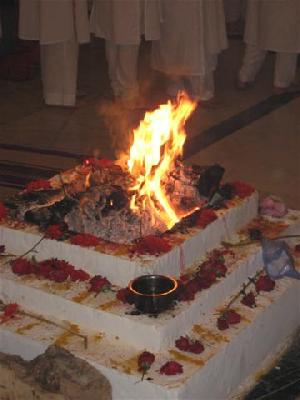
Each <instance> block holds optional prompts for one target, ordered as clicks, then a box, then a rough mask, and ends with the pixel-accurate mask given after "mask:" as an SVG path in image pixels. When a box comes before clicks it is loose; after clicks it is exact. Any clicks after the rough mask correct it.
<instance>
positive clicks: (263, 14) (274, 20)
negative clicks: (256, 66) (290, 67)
mask: <svg viewBox="0 0 300 400" xmlns="http://www.w3.org/2000/svg"><path fill="white" fill-rule="evenodd" d="M244 40H245V42H246V43H247V44H250V45H255V46H257V47H258V48H260V49H262V50H271V51H276V52H282V53H284V52H286V53H300V0H248V3H247V10H246V28H245V38H244Z"/></svg>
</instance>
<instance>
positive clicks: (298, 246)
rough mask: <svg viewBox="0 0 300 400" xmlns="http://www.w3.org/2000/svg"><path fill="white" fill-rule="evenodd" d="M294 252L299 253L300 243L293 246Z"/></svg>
mask: <svg viewBox="0 0 300 400" xmlns="http://www.w3.org/2000/svg"><path fill="white" fill-rule="evenodd" d="M295 252H296V253H300V244H296V246H295Z"/></svg>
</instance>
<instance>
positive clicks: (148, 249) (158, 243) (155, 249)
mask: <svg viewBox="0 0 300 400" xmlns="http://www.w3.org/2000/svg"><path fill="white" fill-rule="evenodd" d="M171 249H172V246H171V245H170V243H169V242H168V241H167V240H166V239H165V238H161V237H158V236H155V235H148V236H145V237H143V238H142V239H140V240H139V241H138V242H137V243H136V245H135V248H134V250H135V252H136V253H137V254H153V255H159V254H163V253H167V252H168V251H170V250H171Z"/></svg>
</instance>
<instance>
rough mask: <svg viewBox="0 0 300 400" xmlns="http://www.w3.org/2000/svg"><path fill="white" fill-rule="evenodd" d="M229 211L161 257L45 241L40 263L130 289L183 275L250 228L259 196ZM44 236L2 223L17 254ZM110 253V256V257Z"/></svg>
mask: <svg viewBox="0 0 300 400" xmlns="http://www.w3.org/2000/svg"><path fill="white" fill-rule="evenodd" d="M230 202H231V203H230V204H231V205H230V207H229V208H228V209H223V210H218V211H216V213H217V215H218V219H217V220H215V221H213V222H212V223H211V224H209V225H208V226H207V227H206V228H205V229H197V228H193V229H189V232H188V233H186V234H173V235H170V240H171V242H172V240H173V242H174V246H173V248H172V249H171V250H170V251H169V252H168V253H166V254H163V255H160V256H134V257H132V256H129V255H118V249H115V254H114V253H113V252H111V251H110V250H108V251H107V252H104V251H105V249H95V248H84V247H82V246H77V245H71V244H70V243H68V242H62V241H56V240H48V239H44V240H43V241H42V242H41V243H40V244H39V245H38V246H37V247H36V251H37V253H36V257H37V259H38V260H42V259H46V258H51V257H53V256H55V257H57V258H59V259H64V260H66V261H68V262H70V263H72V264H75V265H80V266H81V268H83V269H85V270H86V271H88V272H89V273H91V274H92V275H97V274H100V275H104V276H106V277H107V278H108V279H109V280H110V281H111V282H112V283H113V284H116V285H119V286H121V287H122V286H127V284H128V282H129V281H130V280H132V279H134V278H136V277H137V276H140V275H145V274H164V275H171V276H179V275H180V273H181V272H182V270H183V269H184V268H188V267H190V266H192V264H193V263H195V262H196V261H197V260H199V258H201V257H203V256H204V255H205V254H206V252H208V251H210V250H212V249H213V248H215V247H216V246H218V245H219V244H220V243H221V241H222V240H225V239H228V238H229V237H230V236H231V235H233V234H234V233H235V232H236V231H237V230H239V229H240V228H242V227H243V226H245V225H247V224H248V223H249V222H250V221H251V220H252V219H253V218H255V217H256V215H257V210H258V194H257V192H254V193H253V194H252V195H251V196H249V197H247V198H245V199H238V198H236V199H235V200H232V201H230ZM41 237H42V235H41V233H40V232H39V231H38V229H37V227H36V226H29V225H27V226H26V225H24V224H21V226H19V225H18V224H16V223H15V222H13V223H12V224H9V223H6V224H2V225H1V224H0V243H4V244H5V245H6V248H7V249H8V250H9V251H10V252H12V253H14V254H22V253H24V252H26V251H27V250H28V249H30V248H32V247H33V246H34V245H35V244H36V243H37V242H38V241H39V240H40V239H41ZM108 247H109V246H108ZM109 252H110V254H109Z"/></svg>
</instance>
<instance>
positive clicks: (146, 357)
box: [138, 351, 155, 371]
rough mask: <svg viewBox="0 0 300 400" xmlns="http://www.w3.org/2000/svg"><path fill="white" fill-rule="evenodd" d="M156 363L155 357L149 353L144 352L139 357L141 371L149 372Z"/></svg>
mask: <svg viewBox="0 0 300 400" xmlns="http://www.w3.org/2000/svg"><path fill="white" fill-rule="evenodd" d="M154 361H155V355H154V354H152V353H150V352H149V351H144V352H143V353H141V354H140V355H139V358H138V367H139V371H145V370H148V369H149V368H150V367H151V365H152V364H153V363H154Z"/></svg>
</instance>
